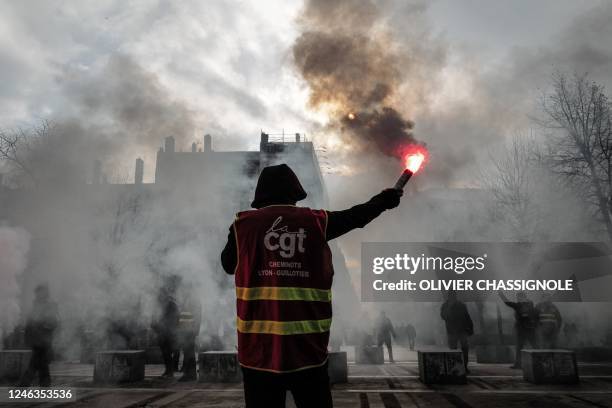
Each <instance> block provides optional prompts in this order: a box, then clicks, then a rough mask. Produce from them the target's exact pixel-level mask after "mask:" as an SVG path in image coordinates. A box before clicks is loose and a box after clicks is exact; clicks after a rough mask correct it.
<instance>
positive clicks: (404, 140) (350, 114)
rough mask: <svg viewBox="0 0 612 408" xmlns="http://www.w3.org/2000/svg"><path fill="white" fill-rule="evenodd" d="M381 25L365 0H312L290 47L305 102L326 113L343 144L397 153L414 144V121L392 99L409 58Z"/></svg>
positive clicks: (371, 7) (391, 153)
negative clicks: (305, 89) (306, 88)
mask: <svg viewBox="0 0 612 408" xmlns="http://www.w3.org/2000/svg"><path fill="white" fill-rule="evenodd" d="M383 23H384V19H383V18H382V16H381V14H380V12H379V10H378V8H377V7H376V5H375V4H374V3H372V2H371V1H369V0H359V1H355V2H340V1H322V0H311V1H308V2H307V3H306V5H305V9H304V12H303V14H302V18H301V20H300V25H301V27H302V33H301V35H300V36H299V37H298V38H297V39H296V41H295V43H294V45H293V49H292V51H293V57H294V63H295V66H296V67H297V70H298V71H299V73H300V74H301V75H302V77H303V78H304V79H305V80H306V82H307V84H308V86H309V89H310V99H309V105H310V106H311V107H312V108H315V109H323V110H326V111H327V112H328V113H329V115H330V117H331V128H336V129H337V130H339V131H340V133H341V134H342V135H343V136H344V141H345V142H347V143H348V144H351V145H354V146H356V147H357V148H359V149H360V150H366V149H368V148H371V147H374V148H376V149H378V150H379V151H380V152H382V153H384V154H386V155H398V154H399V151H400V150H401V148H402V147H403V146H405V145H407V144H411V143H414V142H415V139H414V137H413V135H412V128H413V123H412V122H411V121H410V120H409V119H406V118H405V117H404V114H403V113H402V112H401V111H400V109H398V108H397V106H396V101H394V97H395V96H396V91H397V90H398V88H399V87H400V85H401V84H402V83H403V81H404V80H405V78H404V77H403V75H402V74H403V72H405V71H404V70H403V68H402V65H404V64H408V63H409V62H408V61H407V59H406V55H405V54H404V51H403V50H401V49H397V48H395V47H399V44H398V43H395V42H393V39H392V38H390V37H389V33H388V32H387V31H386V30H385V29H384V27H383Z"/></svg>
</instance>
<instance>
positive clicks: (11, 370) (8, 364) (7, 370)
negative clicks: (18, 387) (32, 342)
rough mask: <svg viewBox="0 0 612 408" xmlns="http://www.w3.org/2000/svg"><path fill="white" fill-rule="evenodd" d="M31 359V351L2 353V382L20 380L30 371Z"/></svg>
mask: <svg viewBox="0 0 612 408" xmlns="http://www.w3.org/2000/svg"><path fill="white" fill-rule="evenodd" d="M30 358H32V351H31V350H2V351H0V380H9V381H16V380H19V379H20V378H21V377H22V376H23V373H25V371H26V370H27V369H28V365H29V364H30Z"/></svg>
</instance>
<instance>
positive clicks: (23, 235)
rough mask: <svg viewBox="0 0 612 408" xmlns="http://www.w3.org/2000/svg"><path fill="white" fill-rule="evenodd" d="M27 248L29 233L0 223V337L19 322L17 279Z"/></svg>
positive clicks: (18, 278)
mask: <svg viewBox="0 0 612 408" xmlns="http://www.w3.org/2000/svg"><path fill="white" fill-rule="evenodd" d="M29 250H30V234H28V233H27V231H25V230H24V229H23V228H12V227H7V226H2V225H0V282H1V283H2V284H1V285H0V339H3V338H4V336H5V335H7V334H8V333H10V332H11V330H13V328H14V327H15V326H16V325H17V324H18V322H19V313H20V311H21V307H20V301H19V299H20V295H21V288H20V287H19V280H20V278H21V274H22V273H23V271H24V270H25V268H26V266H27V255H28V251H29ZM1 346H2V345H1V344H0V348H1Z"/></svg>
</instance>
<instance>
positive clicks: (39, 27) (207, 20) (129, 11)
mask: <svg viewBox="0 0 612 408" xmlns="http://www.w3.org/2000/svg"><path fill="white" fill-rule="evenodd" d="M377 3H378V5H379V7H380V8H381V9H383V10H384V9H388V10H400V11H399V12H397V11H389V13H391V14H393V13H395V14H397V13H399V14H397V15H393V16H392V17H393V21H394V24H399V25H401V21H402V15H401V10H404V8H401V7H398V6H397V5H398V4H401V3H406V2H403V1H402V0H381V1H378V2H377ZM414 3H415V4H417V7H420V8H421V9H422V20H423V24H424V25H427V26H428V27H429V30H430V34H431V36H433V37H436V38H437V39H439V41H441V42H443V43H444V44H445V47H446V52H447V58H446V59H445V60H444V63H445V64H448V67H446V68H447V69H448V70H449V71H448V72H451V73H456V72H464V73H465V72H466V71H463V70H462V67H461V66H459V65H460V64H464V63H466V61H468V62H469V63H470V64H474V65H477V66H478V67H479V72H480V71H482V72H487V71H488V69H489V68H490V70H495V69H497V68H496V67H499V66H502V65H503V64H508V63H509V62H510V61H514V57H513V55H515V54H516V53H517V52H518V53H520V55H525V53H527V54H529V53H533V54H537V53H538V52H539V51H538V50H540V49H541V48H542V47H544V48H546V49H552V50H555V49H558V48H559V47H560V46H561V45H562V44H560V42H561V41H564V37H563V33H567V32H568V30H570V28H571V27H572V26H573V25H575V24H576V21H577V20H580V18H583V17H581V16H584V15H588V13H589V11H591V12H592V10H593V9H596V8H597V7H600V8H601V7H603V6H602V4H603V2H600V1H597V0H586V1H575V0H538V1H529V0H513V1H502V0H500V1H488V0H462V1H458V0H436V1H432V2H422V1H414ZM404 6H405V4H402V7H404ZM301 9H302V3H301V2H300V1H286V0H266V1H246V0H244V1H241V0H233V1H199V0H192V1H153V0H146V1H145V0H139V1H123V0H97V1H87V2H85V1H74V0H73V1H60V0H48V1H25V0H20V1H2V2H0V72H1V74H0V75H1V79H2V80H1V81H0V126H1V127H4V128H7V127H8V128H10V127H13V126H19V125H21V126H24V125H27V124H29V123H32V122H34V121H36V120H39V119H40V118H50V119H54V118H58V117H60V118H61V117H66V116H70V115H73V116H78V115H82V112H83V111H82V107H81V106H79V105H80V104H81V103H82V99H78V98H75V97H74V95H75V92H74V91H73V90H74V83H77V82H78V81H81V82H78V83H83V81H84V78H85V79H87V78H88V79H89V80H90V81H92V82H95V83H97V84H96V86H99V87H101V88H104V83H105V81H107V80H108V78H107V77H106V76H105V75H107V74H105V69H106V67H107V65H108V63H109V60H111V59H112V58H113V57H114V56H117V55H122V56H127V57H129V58H130V59H131V60H132V61H134V62H135V63H137V64H138V65H139V66H140V67H141V68H142V69H143V70H144V71H146V72H149V73H152V74H154V75H155V76H156V80H157V81H158V84H159V86H160V87H161V88H162V89H164V92H166V93H167V95H166V96H167V98H168V99H169V100H171V101H176V103H180V104H184V106H185V107H186V108H187V109H188V110H189V111H190V112H191V113H192V114H193V117H194V118H195V119H194V124H195V125H194V129H193V130H192V132H193V138H194V139H195V138H200V137H201V135H202V134H203V133H204V132H210V133H212V134H213V135H214V136H215V146H216V147H217V148H220V149H224V148H225V149H234V148H255V147H256V145H257V144H258V141H259V140H258V137H259V136H258V135H259V130H260V129H266V130H268V131H271V132H277V131H281V130H282V129H284V130H286V131H287V132H290V133H291V132H296V131H302V132H309V131H313V129H316V126H313V123H321V122H324V121H325V118H324V117H322V116H321V113H320V112H312V111H310V110H309V109H308V108H307V107H306V104H307V103H306V102H307V99H308V89H307V87H306V85H305V83H304V81H303V79H302V78H300V77H299V75H297V74H296V72H295V70H294V68H293V66H292V62H291V61H292V60H291V55H292V54H291V46H292V44H293V42H294V40H295V38H296V37H297V36H298V35H299V26H298V25H297V24H296V18H297V17H298V16H299V14H300V11H301ZM608 10H609V7H608ZM608 21H609V20H608ZM608 31H609V30H608ZM566 39H567V38H566V37H565V40H566ZM599 40H601V41H602V42H606V41H604V40H605V39H603V38H599V39H597V40H596V41H595V42H597V41H599ZM400 41H401V39H400ZM607 42H612V39H611V38H608V39H607ZM517 50H518V51H517ZM453 64H457V65H456V66H455V65H453ZM606 64H608V63H607V62H606ZM605 67H609V65H605ZM595 71H596V70H595ZM489 74H490V73H489ZM453 75H454V74H453ZM452 78H453V79H452V81H453V83H454V84H455V85H453V87H450V88H449V87H447V86H440V94H439V95H438V96H437V97H438V99H441V100H442V102H444V103H445V101H446V99H448V100H455V99H457V98H459V99H461V98H462V97H463V98H465V97H470V95H471V94H472V91H471V89H470V88H469V87H464V88H462V87H461V86H460V82H461V81H458V80H457V78H458V77H457V76H456V75H455V76H452ZM468 79H469V78H468ZM462 95H463V96H462ZM418 125H419V122H418V118H417V129H418ZM187 139H189V138H187ZM191 141H192V140H184V141H180V142H179V148H187V146H189V145H190V144H191ZM157 146H158V145H154V146H151V148H150V149H151V152H154V151H155V149H156V148H157ZM146 154H148V153H145V155H146Z"/></svg>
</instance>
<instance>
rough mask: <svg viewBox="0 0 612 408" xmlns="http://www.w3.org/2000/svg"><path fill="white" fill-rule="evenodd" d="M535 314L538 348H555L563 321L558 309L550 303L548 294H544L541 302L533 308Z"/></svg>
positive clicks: (550, 299)
mask: <svg viewBox="0 0 612 408" xmlns="http://www.w3.org/2000/svg"><path fill="white" fill-rule="evenodd" d="M535 309H536V314H537V319H538V321H537V334H538V341H539V346H540V347H542V348H545V349H555V348H557V339H558V337H559V331H560V330H561V326H562V325H563V319H562V318H561V313H559V309H557V306H555V305H554V303H553V302H552V297H551V295H550V293H546V294H544V298H543V300H542V301H541V302H540V303H538V304H537V305H536V307H535Z"/></svg>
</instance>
